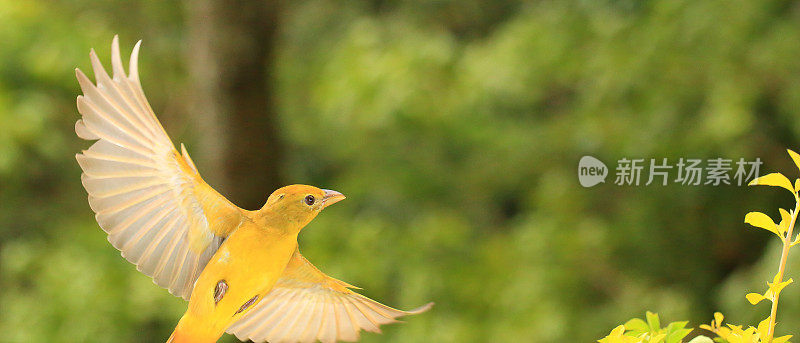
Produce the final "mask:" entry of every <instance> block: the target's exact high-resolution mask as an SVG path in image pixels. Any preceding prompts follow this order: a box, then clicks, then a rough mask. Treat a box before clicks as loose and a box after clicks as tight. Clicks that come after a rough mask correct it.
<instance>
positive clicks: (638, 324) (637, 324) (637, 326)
mask: <svg viewBox="0 0 800 343" xmlns="http://www.w3.org/2000/svg"><path fill="white" fill-rule="evenodd" d="M625 330H628V331H636V332H648V331H650V329H649V327H648V326H647V323H645V322H644V320H641V319H639V318H633V319H631V320H629V321H627V322H626V323H625Z"/></svg>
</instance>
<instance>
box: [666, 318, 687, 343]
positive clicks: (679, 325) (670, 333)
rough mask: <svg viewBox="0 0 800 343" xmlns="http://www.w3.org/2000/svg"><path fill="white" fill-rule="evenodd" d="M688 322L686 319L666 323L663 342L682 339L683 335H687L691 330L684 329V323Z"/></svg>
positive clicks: (677, 342)
mask: <svg viewBox="0 0 800 343" xmlns="http://www.w3.org/2000/svg"><path fill="white" fill-rule="evenodd" d="M687 324H689V322H688V321H683V322H672V323H669V325H667V338H666V339H665V340H664V342H665V343H679V342H681V340H683V338H684V337H686V336H687V335H689V333H691V332H692V329H684V328H685V327H686V325H687Z"/></svg>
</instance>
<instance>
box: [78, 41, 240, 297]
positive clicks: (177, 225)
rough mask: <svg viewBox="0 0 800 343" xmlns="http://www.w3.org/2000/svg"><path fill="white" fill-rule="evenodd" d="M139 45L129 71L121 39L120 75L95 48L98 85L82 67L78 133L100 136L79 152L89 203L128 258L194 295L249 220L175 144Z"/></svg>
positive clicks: (114, 54) (115, 63)
mask: <svg viewBox="0 0 800 343" xmlns="http://www.w3.org/2000/svg"><path fill="white" fill-rule="evenodd" d="M140 43H141V41H140V42H139V43H137V44H136V46H135V47H134V48H133V53H132V54H131V59H130V73H129V74H128V75H126V74H125V70H124V69H123V67H122V60H121V59H120V53H119V40H118V38H117V37H116V36H115V37H114V40H113V42H112V44H111V66H112V68H113V78H112V77H109V75H108V74H107V73H106V71H105V69H103V65H102V64H101V63H100V60H99V59H98V58H97V54H95V52H94V50H92V52H91V59H92V69H94V75H95V79H96V83H97V85H94V84H92V82H91V81H90V80H89V79H88V78H87V77H86V75H84V74H83V72H81V71H80V70H79V69H76V74H77V77H78V82H79V83H80V86H81V90H82V91H83V95H79V96H78V111H79V112H80V113H81V115H82V118H81V119H79V120H78V122H77V123H75V132H76V133H77V134H78V136H79V137H81V138H83V139H87V140H97V142H95V143H94V144H93V145H92V146H91V147H90V148H89V149H88V150H84V151H83V152H82V153H80V154H77V155H76V156H75V157H76V158H77V159H78V163H79V164H80V166H81V168H82V169H83V174H82V175H81V181H82V182H83V186H84V188H86V191H87V192H88V193H89V205H90V206H91V207H92V210H93V211H94V212H95V213H96V214H97V215H96V218H97V223H98V224H100V227H101V228H103V230H104V231H105V232H107V233H108V240H109V242H111V244H113V245H114V247H115V248H117V249H119V250H120V251H121V253H122V256H123V257H125V259H127V260H128V261H130V262H131V263H133V264H135V265H136V267H137V269H138V270H139V271H141V272H142V273H144V274H146V275H148V276H151V277H152V278H153V280H154V282H155V283H156V284H158V285H159V286H161V287H164V288H167V289H169V291H170V293H172V294H174V295H176V296H179V297H182V298H184V299H187V300H188V299H189V295H190V294H191V291H192V287H193V286H194V282H195V280H196V279H197V277H198V276H199V275H200V272H201V271H202V270H203V268H204V267H205V265H206V263H208V260H209V259H210V258H211V256H212V255H213V254H214V252H215V251H216V250H217V248H219V246H220V244H222V241H223V240H224V239H225V237H226V236H227V235H228V233H230V232H231V231H232V230H233V229H235V228H236V227H237V226H238V225H239V222H240V220H241V214H242V212H241V211H242V210H241V209H239V208H238V207H236V206H234V205H233V204H232V203H230V202H229V201H228V200H227V199H225V198H224V197H223V196H221V195H220V194H219V193H217V192H216V191H214V190H213V189H212V188H211V187H210V186H208V184H206V183H205V182H204V181H203V179H202V178H200V175H199V174H198V173H197V170H196V168H195V166H194V163H193V162H192V160H191V158H190V157H189V155H188V154H187V153H186V149H185V148H183V145H181V150H182V153H180V154H179V153H178V151H176V150H175V147H174V146H173V144H172V142H171V141H170V139H169V137H168V136H167V133H166V132H165V131H164V128H163V127H162V126H161V123H159V122H158V119H157V118H156V116H155V114H154V113H153V110H152V109H151V108H150V104H148V102H147V99H146V98H145V96H144V92H143V91H142V86H141V84H140V83H139V75H138V70H137V61H138V52H139V44H140Z"/></svg>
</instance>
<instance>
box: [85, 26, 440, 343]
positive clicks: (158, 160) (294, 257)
mask: <svg viewBox="0 0 800 343" xmlns="http://www.w3.org/2000/svg"><path fill="white" fill-rule="evenodd" d="M140 43H141V42H139V43H137V44H136V46H135V47H134V49H133V53H132V54H131V58H130V66H129V67H130V71H129V73H127V74H126V73H125V70H124V68H123V66H122V60H121V58H120V52H119V43H118V39H117V37H114V40H113V42H112V49H111V54H112V55H111V61H112V63H111V66H112V70H113V76H109V75H108V74H107V73H106V71H105V69H104V68H103V66H102V64H101V63H100V61H99V59H98V58H97V55H96V54H95V53H94V51H92V52H91V54H90V56H91V60H92V68H93V70H94V75H95V79H96V84H93V83H92V82H91V81H90V80H89V78H87V77H86V75H84V74H83V73H82V72H81V71H80V70H76V74H77V78H78V82H79V84H80V86H81V89H82V91H83V95H81V96H78V111H79V112H80V113H81V115H82V118H81V119H80V120H78V122H77V123H76V124H75V132H76V133H77V135H78V136H79V137H81V138H83V139H87V140H96V142H95V143H94V144H93V145H92V146H91V147H90V148H89V149H88V150H85V151H83V152H82V153H80V154H77V155H76V158H77V160H78V163H79V164H80V166H81V168H82V169H83V175H82V176H81V181H82V182H83V185H84V187H85V188H86V191H87V192H88V193H89V205H90V206H91V208H92V210H93V211H94V212H95V213H96V218H97V222H98V224H100V227H101V228H102V229H103V230H104V231H106V232H107V233H108V240H109V242H111V244H112V245H113V246H114V247H115V248H117V249H119V250H120V251H121V253H122V256H123V257H125V259H127V260H128V261H130V262H131V263H133V264H135V265H136V266H137V269H138V270H139V271H141V272H142V273H144V274H146V275H148V276H150V277H152V278H153V280H154V282H155V283H156V284H158V285H159V286H161V287H164V288H167V289H168V290H169V291H170V293H172V294H174V295H176V296H179V297H182V298H184V299H186V300H189V306H188V309H187V311H186V313H185V314H184V316H183V317H182V318H181V320H180V321H179V323H178V325H177V327H176V329H175V331H174V332H173V335H172V336H171V337H170V342H174V343H179V342H215V341H216V340H217V339H218V338H219V337H220V336H221V335H222V334H223V333H224V332H226V331H227V332H229V333H231V334H234V335H236V337H238V338H239V339H242V340H245V339H250V340H253V341H256V342H265V341H266V342H314V341H317V340H319V341H322V342H335V341H338V340H344V341H353V340H356V339H358V337H359V332H360V330H367V331H374V332H379V328H378V327H379V326H380V325H382V324H386V323H391V322H394V321H396V318H397V317H400V316H404V315H408V314H415V313H420V312H423V311H426V310H427V309H429V308H430V306H431V304H428V305H425V306H422V307H420V308H418V309H415V310H412V311H401V310H397V309H394V308H391V307H388V306H385V305H382V304H380V303H378V302H376V301H374V300H371V299H368V298H366V297H364V296H362V295H360V294H358V293H355V292H353V291H352V290H351V288H354V287H353V286H351V285H349V284H347V283H345V282H342V281H339V280H336V279H334V278H331V277H329V276H327V275H325V274H324V273H322V272H321V271H319V270H318V269H317V268H316V267H314V266H313V265H312V264H311V263H310V262H308V261H307V260H306V259H305V258H304V257H303V256H302V255H301V254H300V252H299V250H298V247H297V235H298V233H299V232H300V230H302V228H303V227H304V226H305V225H306V224H308V223H309V222H310V221H311V220H312V219H313V218H314V217H315V216H316V215H317V214H318V213H319V212H320V211H321V210H322V209H323V208H325V207H326V206H328V205H330V204H332V203H334V202H337V201H339V200H341V199H343V198H344V196H342V195H341V194H340V193H338V192H334V191H328V190H322V189H319V188H316V187H313V186H306V185H292V186H286V187H283V188H281V189H278V190H276V191H275V192H274V193H273V194H272V195H270V197H269V198H268V199H267V202H266V204H265V205H264V207H263V208H261V209H259V210H257V211H247V210H243V209H241V208H239V207H237V206H235V205H234V204H232V203H231V202H230V201H228V200H227V199H225V198H224V197H223V196H222V195H220V194H219V193H217V192H216V191H215V190H214V189H213V188H211V187H210V186H209V185H208V184H206V183H205V181H203V179H202V178H201V177H200V175H199V174H198V173H197V168H196V167H195V165H194V162H192V160H191V158H190V157H189V154H188V153H187V152H186V149H185V147H184V146H183V145H181V152H180V153H179V152H178V151H177V150H175V147H174V145H173V144H172V142H171V141H170V139H169V137H168V136H167V133H166V132H165V131H164V128H163V127H162V126H161V124H160V123H159V121H158V119H157V118H156V116H155V113H154V112H153V110H152V108H151V107H150V105H149V104H148V102H147V99H146V98H145V96H144V92H143V90H142V87H141V84H140V82H139V76H138V71H137V64H138V52H139V46H140Z"/></svg>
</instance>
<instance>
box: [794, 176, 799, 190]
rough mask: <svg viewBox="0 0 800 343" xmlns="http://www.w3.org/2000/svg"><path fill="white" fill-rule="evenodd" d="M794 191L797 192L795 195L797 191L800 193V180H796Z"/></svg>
mask: <svg viewBox="0 0 800 343" xmlns="http://www.w3.org/2000/svg"><path fill="white" fill-rule="evenodd" d="M794 191H795V193H796V192H797V191H800V179H795V180H794Z"/></svg>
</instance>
